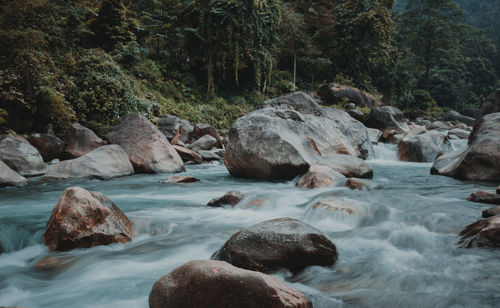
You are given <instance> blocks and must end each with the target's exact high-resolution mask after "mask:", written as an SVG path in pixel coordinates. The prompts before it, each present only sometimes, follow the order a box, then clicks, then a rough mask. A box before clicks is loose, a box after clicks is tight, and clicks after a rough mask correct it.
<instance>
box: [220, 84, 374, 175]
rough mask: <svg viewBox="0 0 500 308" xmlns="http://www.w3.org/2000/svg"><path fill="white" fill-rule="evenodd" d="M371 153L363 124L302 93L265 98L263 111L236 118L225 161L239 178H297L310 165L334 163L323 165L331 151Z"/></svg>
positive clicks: (353, 153)
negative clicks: (320, 104)
mask: <svg viewBox="0 0 500 308" xmlns="http://www.w3.org/2000/svg"><path fill="white" fill-rule="evenodd" d="M372 153H373V147H372V144H371V141H370V138H369V136H368V131H367V129H366V127H364V125H363V124H362V123H360V122H359V121H356V120H355V119H353V118H352V117H350V116H349V115H348V114H347V113H345V112H344V111H341V110H338V109H328V108H322V107H321V106H319V105H318V104H317V103H316V102H314V100H313V99H312V98H311V97H310V96H308V95H307V94H305V93H302V92H297V93H292V94H289V95H286V96H283V97H280V98H277V99H273V100H269V101H266V102H265V103H264V104H263V108H262V109H258V110H256V111H254V112H251V113H249V114H247V115H245V116H243V117H241V118H239V119H238V120H236V122H235V123H234V125H233V127H232V128H231V130H230V132H229V141H228V145H227V148H226V155H225V164H226V167H227V168H228V170H229V172H230V173H231V174H233V175H236V176H240V177H247V178H261V179H292V178H294V177H295V176H297V175H300V174H304V173H305V172H307V170H308V169H309V166H310V165H314V164H320V165H328V166H330V167H332V165H330V164H326V163H322V161H323V160H324V157H325V156H328V155H330V154H346V155H350V156H353V158H356V157H362V158H366V157H368V156H369V155H370V154H372ZM358 162H359V163H362V161H361V160H358ZM330 163H334V161H330Z"/></svg>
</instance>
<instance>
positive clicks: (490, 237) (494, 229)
mask: <svg viewBox="0 0 500 308" xmlns="http://www.w3.org/2000/svg"><path fill="white" fill-rule="evenodd" d="M460 236H461V237H462V238H461V239H460V241H459V242H458V244H459V245H460V246H462V247H465V248H472V247H497V248H498V247H500V216H493V217H489V218H485V219H482V220H479V221H476V222H475V223H473V224H471V225H469V226H467V227H466V228H465V229H464V230H463V231H462V232H460Z"/></svg>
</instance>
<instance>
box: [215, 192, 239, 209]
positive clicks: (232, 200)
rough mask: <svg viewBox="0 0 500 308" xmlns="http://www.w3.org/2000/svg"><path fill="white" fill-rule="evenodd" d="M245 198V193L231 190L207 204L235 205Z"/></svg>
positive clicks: (218, 205) (216, 205)
mask: <svg viewBox="0 0 500 308" xmlns="http://www.w3.org/2000/svg"><path fill="white" fill-rule="evenodd" d="M243 198H245V195H243V194H242V193H240V192H239V191H230V192H228V193H227V194H225V195H224V196H222V197H220V198H215V199H212V200H210V202H208V204H207V206H210V207H222V206H223V205H230V206H235V205H236V204H238V203H239V202H240V201H241V200H243Z"/></svg>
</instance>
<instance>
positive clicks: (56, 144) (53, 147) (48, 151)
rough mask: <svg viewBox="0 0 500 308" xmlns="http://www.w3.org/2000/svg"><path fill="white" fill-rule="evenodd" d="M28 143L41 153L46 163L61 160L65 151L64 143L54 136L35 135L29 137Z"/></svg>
mask: <svg viewBox="0 0 500 308" xmlns="http://www.w3.org/2000/svg"><path fill="white" fill-rule="evenodd" d="M28 141H29V143H31V145H32V146H34V147H35V148H36V149H37V150H38V152H40V155H42V157H43V160H44V161H46V162H49V161H51V160H53V159H56V158H61V156H62V154H63V151H64V142H63V141H62V140H61V139H59V138H57V137H56V136H53V135H49V134H34V135H32V136H30V137H28Z"/></svg>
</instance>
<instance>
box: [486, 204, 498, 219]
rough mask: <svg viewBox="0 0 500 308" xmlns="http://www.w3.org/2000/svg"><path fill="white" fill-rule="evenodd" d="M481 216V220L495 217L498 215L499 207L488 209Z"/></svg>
mask: <svg viewBox="0 0 500 308" xmlns="http://www.w3.org/2000/svg"><path fill="white" fill-rule="evenodd" d="M482 214H483V218H489V217H493V216H496V215H500V205H497V206H494V207H490V208H489V209H486V210H484V211H483V213H482Z"/></svg>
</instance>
